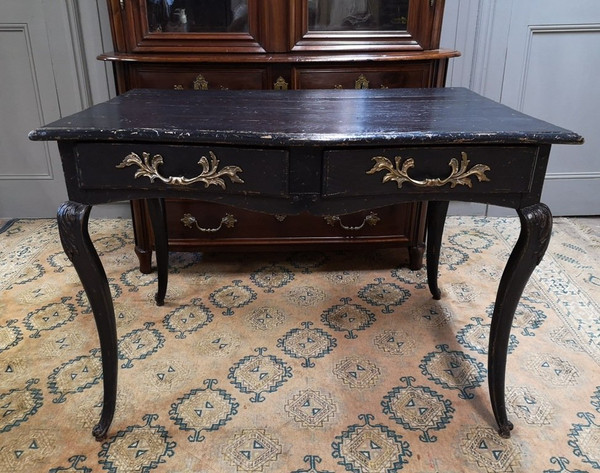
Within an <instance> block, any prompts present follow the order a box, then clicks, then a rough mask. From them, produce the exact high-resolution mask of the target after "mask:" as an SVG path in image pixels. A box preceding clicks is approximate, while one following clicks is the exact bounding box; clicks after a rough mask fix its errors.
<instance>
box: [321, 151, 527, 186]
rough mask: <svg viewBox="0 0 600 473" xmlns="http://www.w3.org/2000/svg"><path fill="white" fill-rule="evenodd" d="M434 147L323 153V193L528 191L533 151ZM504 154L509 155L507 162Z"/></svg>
mask: <svg viewBox="0 0 600 473" xmlns="http://www.w3.org/2000/svg"><path fill="white" fill-rule="evenodd" d="M506 150H507V148H506V147H503V148H499V147H498V148H494V147H485V148H480V147H468V146H464V147H439V148H438V147H433V148H425V147H423V148H416V147H415V148H389V149H368V150H367V149H362V150H344V149H335V150H329V151H326V152H325V156H324V172H323V174H324V176H323V195H324V196H338V195H340V196H341V195H383V194H394V193H397V192H402V193H406V194H424V193H427V192H436V193H439V192H440V191H444V192H448V193H465V192H485V193H506V192H511V193H515V192H528V191H529V190H530V187H531V179H532V175H533V170H534V167H535V162H536V157H537V148H536V147H526V146H522V147H520V146H515V147H513V148H512V149H511V153H510V154H508V153H507V152H506ZM507 156H510V157H509V158H507Z"/></svg>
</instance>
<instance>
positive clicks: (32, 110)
mask: <svg viewBox="0 0 600 473" xmlns="http://www.w3.org/2000/svg"><path fill="white" fill-rule="evenodd" d="M98 2H99V3H96V2H95V1H94V2H92V1H88V0H86V1H85V2H79V1H77V0H65V1H58V2H57V1H48V0H2V1H0V64H1V65H2V66H1V67H0V218H13V217H51V216H54V215H55V214H56V209H57V208H58V205H59V204H60V202H62V201H64V200H66V199H67V193H66V188H65V184H64V178H63V173H62V167H61V163H60V156H59V154H58V148H57V146H56V143H47V142H33V141H29V140H28V138H27V134H28V132H29V131H30V130H31V129H33V128H36V127H38V126H41V125H43V124H45V123H48V122H51V121H54V120H56V119H58V118H60V117H61V116H65V115H67V114H70V113H74V112H76V111H79V110H81V109H82V108H84V107H87V106H89V105H91V104H92V103H93V102H94V101H100V100H106V99H107V98H108V96H109V95H110V94H111V93H112V92H113V91H114V87H112V82H113V80H112V76H111V75H110V74H109V73H108V71H109V70H108V69H107V68H106V66H105V65H104V64H102V63H100V62H99V61H96V60H95V56H96V55H97V54H98V52H100V50H101V49H103V45H102V42H103V41H106V40H108V41H107V43H109V42H110V37H108V38H107V37H106V34H105V33H104V34H102V29H103V28H102V27H101V24H102V23H104V24H105V25H106V26H105V27H104V31H105V32H106V31H108V26H107V25H108V21H107V20H108V17H107V12H106V11H105V10H106V3H105V1H104V0H98ZM100 6H101V7H102V8H104V10H102V8H99V7H100ZM82 18H83V19H84V20H85V27H84V26H83V25H82V23H81V20H82ZM90 46H91V47H93V48H94V49H95V51H93V53H92V52H91V51H89V49H88V48H89V47H90ZM107 49H108V48H107ZM92 54H93V55H92ZM90 78H92V79H90ZM125 208H127V206H125ZM122 209H123V207H122V206H120V207H118V210H117V211H116V214H117V215H122V214H125V215H126V214H127V213H128V212H123V210H122ZM113 213H115V212H113Z"/></svg>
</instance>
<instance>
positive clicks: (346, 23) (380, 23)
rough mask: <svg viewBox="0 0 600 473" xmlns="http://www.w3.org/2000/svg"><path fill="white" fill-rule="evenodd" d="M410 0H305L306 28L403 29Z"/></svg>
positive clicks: (329, 29) (330, 29)
mask: <svg viewBox="0 0 600 473" xmlns="http://www.w3.org/2000/svg"><path fill="white" fill-rule="evenodd" d="M409 1H410V0H308V15H309V18H308V29H309V30H310V31H406V22H407V18H408V3H409Z"/></svg>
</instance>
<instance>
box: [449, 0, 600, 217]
mask: <svg viewBox="0 0 600 473" xmlns="http://www.w3.org/2000/svg"><path fill="white" fill-rule="evenodd" d="M446 9H447V11H448V12H450V15H449V16H450V17H452V16H456V15H457V13H456V12H459V13H458V16H460V12H461V11H463V10H464V11H463V13H462V16H463V17H468V18H473V17H474V13H473V11H474V10H476V11H477V22H476V24H474V25H473V24H472V22H471V24H470V25H469V28H475V29H476V30H477V34H476V36H475V38H474V42H475V44H474V46H473V47H472V48H467V49H466V53H467V55H466V57H463V58H459V60H458V61H463V62H462V63H461V62H458V65H457V64H456V63H455V64H454V65H451V66H450V68H449V74H448V84H447V85H455V86H465V87H469V88H471V89H472V90H474V91H476V92H479V93H481V94H483V95H485V96H487V97H490V98H492V99H494V100H498V101H500V102H502V103H504V104H506V105H508V106H510V107H513V108H516V109H517V110H520V111H522V112H524V113H527V114H530V115H533V116H535V117H537V118H540V119H542V120H547V121H549V122H552V123H555V124H557V125H560V126H563V127H565V128H568V129H571V130H574V131H576V132H578V133H580V134H581V135H583V136H584V138H585V140H586V142H585V144H584V145H582V146H565V145H562V146H561V145H556V146H553V148H552V153H551V157H550V164H549V167H548V173H547V176H546V183H545V188H544V194H543V195H542V200H543V201H544V202H545V203H547V204H548V205H549V206H550V208H551V209H552V211H553V213H554V214H555V215H599V214H600V197H599V196H598V189H600V133H598V126H599V124H600V87H599V86H598V80H597V77H598V76H599V75H600V1H598V0H577V1H573V2H565V1H562V0H527V1H526V2H522V1H519V0H501V1H500V0H496V1H487V0H480V1H479V2H477V3H475V2H474V0H447V3H446ZM453 12H454V13H453ZM445 19H447V18H445ZM459 24H460V20H459V21H457V22H456V25H459ZM444 26H445V28H447V29H449V31H448V30H446V31H444V32H443V34H442V44H443V46H450V47H451V46H452V43H451V41H452V33H455V34H454V36H455V37H456V38H458V39H459V40H460V38H463V40H462V41H463V42H464V38H465V37H466V36H465V35H466V33H461V32H460V30H458V29H457V30H453V25H452V24H445V25H444ZM444 39H445V40H446V43H445V44H444ZM455 44H456V46H457V47H459V46H460V41H459V42H457V43H455ZM487 213H488V215H499V214H507V211H506V210H501V209H497V208H493V209H492V208H490V209H488V210H487ZM511 214H512V213H511Z"/></svg>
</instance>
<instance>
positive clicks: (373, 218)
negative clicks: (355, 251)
mask: <svg viewBox="0 0 600 473" xmlns="http://www.w3.org/2000/svg"><path fill="white" fill-rule="evenodd" d="M323 218H324V219H325V221H326V222H327V224H328V225H331V226H332V227H333V226H334V225H335V224H336V222H337V223H339V224H340V227H342V228H343V229H344V230H349V231H358V230H362V229H363V228H364V226H365V225H367V224H368V225H370V226H372V227H374V226H375V225H377V223H378V222H379V221H380V220H381V219H380V218H379V217H378V216H377V214H376V213H375V212H369V214H368V215H367V216H366V217H365V219H364V220H363V222H362V223H361V224H360V225H358V226H356V227H351V226H347V225H344V224H343V223H342V219H341V218H340V217H339V216H337V215H326V216H325V217H323Z"/></svg>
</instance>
